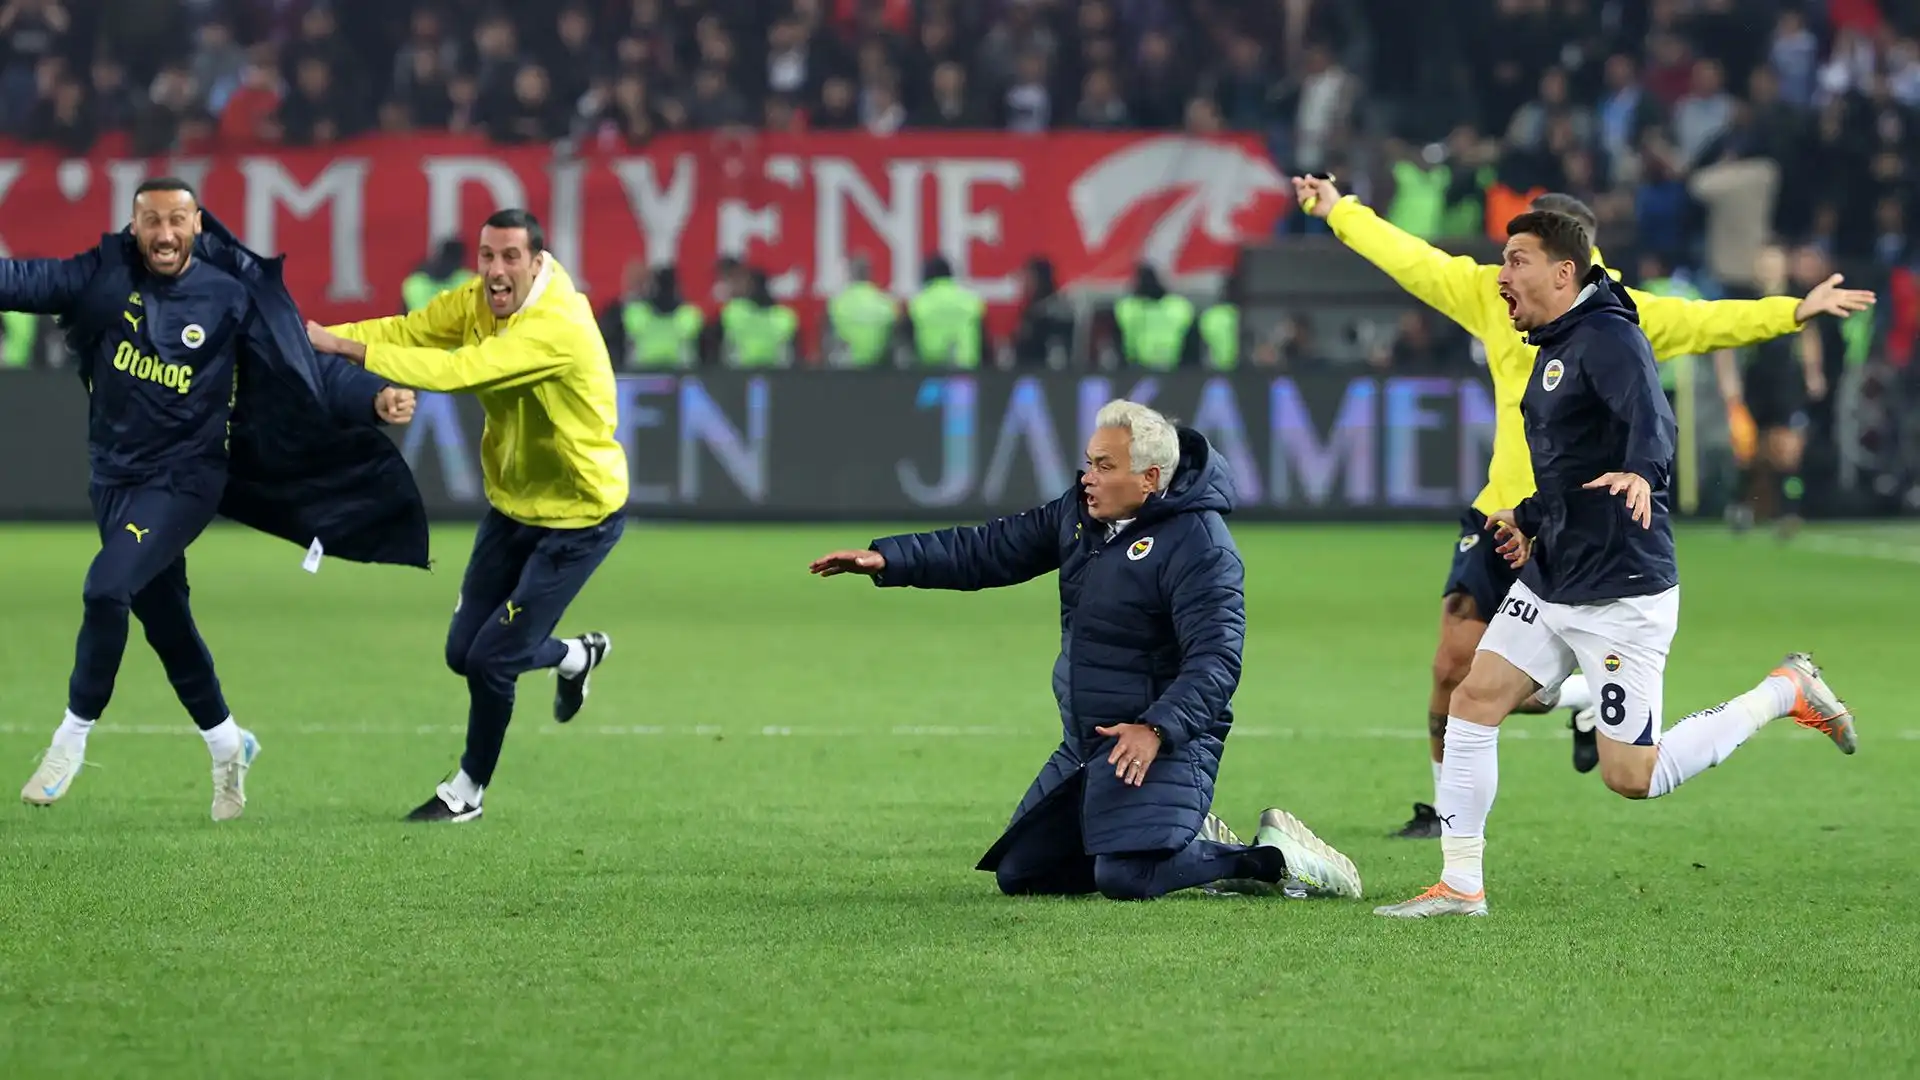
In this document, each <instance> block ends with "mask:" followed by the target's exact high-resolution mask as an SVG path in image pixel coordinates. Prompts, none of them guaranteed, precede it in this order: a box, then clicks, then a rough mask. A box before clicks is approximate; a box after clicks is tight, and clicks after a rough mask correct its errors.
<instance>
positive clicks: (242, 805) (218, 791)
mask: <svg viewBox="0 0 1920 1080" xmlns="http://www.w3.org/2000/svg"><path fill="white" fill-rule="evenodd" d="M259 756H260V740H259V739H256V738H254V737H253V732H251V731H248V730H247V729H245V728H241V729H240V751H239V752H238V753H236V754H234V755H233V756H232V757H230V758H217V759H215V760H214V763H213V820H215V821H232V820H233V819H234V818H237V817H239V816H240V814H241V812H242V811H244V810H245V809H246V808H247V770H248V769H250V768H252V767H253V759H254V758H257V757H259Z"/></svg>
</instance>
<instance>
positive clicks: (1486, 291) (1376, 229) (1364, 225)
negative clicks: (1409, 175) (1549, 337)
mask: <svg viewBox="0 0 1920 1080" xmlns="http://www.w3.org/2000/svg"><path fill="white" fill-rule="evenodd" d="M1327 224H1328V225H1329V226H1331V227H1332V228H1333V234H1334V235H1335V236H1337V237H1339V238H1340V242H1341V243H1343V244H1346V245H1347V246H1348V247H1349V248H1352V249H1353V250H1354V252H1355V253H1356V254H1358V255H1359V256H1360V257H1362V258H1364V259H1366V260H1367V261H1368V262H1370V263H1372V264H1373V265H1375V266H1377V267H1379V268H1380V269H1381V270H1382V271H1383V272H1385V273H1386V275H1387V276H1388V277H1390V278H1392V279H1393V280H1394V282H1395V283H1396V284H1398V285H1399V286H1400V287H1401V288H1403V289H1405V290H1407V291H1408V292H1409V293H1412V294H1413V295H1414V297H1415V298H1416V299H1418V300H1419V301H1420V302H1421V303H1424V304H1426V305H1427V306H1428V307H1430V308H1432V309H1434V310H1435V311H1438V312H1439V313H1440V314H1442V315H1445V316H1446V317H1447V318H1449V319H1451V320H1453V321H1454V322H1455V323H1457V324H1459V326H1460V328H1461V329H1462V330H1465V331H1466V332H1467V333H1469V334H1472V335H1473V336H1474V337H1477V338H1479V339H1481V340H1482V341H1485V340H1487V339H1488V338H1489V337H1491V336H1493V335H1496V334H1512V333H1513V326H1512V324H1511V323H1509V322H1508V321H1507V309H1506V305H1505V304H1504V303H1502V302H1501V300H1500V289H1499V284H1498V278H1499V276H1500V268H1499V267H1497V266H1488V265H1485V264H1482V263H1477V262H1475V261H1473V259H1472V258H1471V257H1469V256H1466V255H1449V254H1447V253H1446V252H1444V251H1441V250H1440V249H1439V248H1436V247H1434V246H1433V245H1432V244H1429V243H1427V242H1426V241H1425V240H1422V239H1420V238H1419V237H1417V236H1414V235H1413V234H1411V233H1408V232H1405V231H1403V230H1402V229H1400V228H1399V227H1398V226H1396V225H1394V224H1393V223H1392V222H1389V221H1387V220H1386V219H1384V218H1382V217H1381V216H1380V215H1378V214H1376V213H1374V212H1373V210H1372V209H1371V208H1370V207H1368V206H1367V205H1366V204H1365V203H1362V202H1361V201H1360V200H1359V199H1357V198H1355V197H1354V196H1352V195H1346V196H1342V197H1341V199H1340V201H1339V202H1337V203H1335V204H1334V206H1333V210H1332V211H1330V212H1329V213H1328V214H1327Z"/></svg>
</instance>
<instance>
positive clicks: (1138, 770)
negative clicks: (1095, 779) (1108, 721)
mask: <svg viewBox="0 0 1920 1080" xmlns="http://www.w3.org/2000/svg"><path fill="white" fill-rule="evenodd" d="M1093 730H1094V731H1095V732H1096V733H1098V734H1101V735H1106V736H1109V737H1112V738H1115V739H1118V740H1119V741H1118V742H1115V743H1114V744H1113V752H1112V753H1110V754H1108V755H1107V764H1109V765H1112V766H1113V767H1114V768H1113V775H1115V776H1117V777H1119V778H1120V782H1121V783H1123V784H1131V785H1133V786H1134V787H1139V786H1140V785H1141V784H1144V783H1146V780H1147V767H1148V766H1150V765H1152V764H1153V759H1154V758H1155V757H1156V756H1158V755H1159V753H1160V736H1158V735H1155V734H1154V733H1153V728H1152V726H1150V725H1148V724H1115V725H1113V726H1112V727H1097V728H1094V729H1093Z"/></svg>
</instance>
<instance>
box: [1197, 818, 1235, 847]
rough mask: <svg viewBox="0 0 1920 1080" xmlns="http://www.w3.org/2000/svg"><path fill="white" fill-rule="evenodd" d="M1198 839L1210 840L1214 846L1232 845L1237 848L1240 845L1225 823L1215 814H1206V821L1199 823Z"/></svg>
mask: <svg viewBox="0 0 1920 1080" xmlns="http://www.w3.org/2000/svg"><path fill="white" fill-rule="evenodd" d="M1200 839H1202V840H1211V841H1213V842H1214V843H1216V844H1232V845H1233V846H1234V847H1239V846H1240V844H1241V840H1240V838H1239V837H1238V836H1236V835H1234V832H1233V830H1232V829H1230V828H1228V827H1227V823H1226V821H1224V820H1222V819H1221V818H1220V816H1219V815H1217V814H1208V815H1207V818H1206V820H1205V821H1202V822H1201V823H1200Z"/></svg>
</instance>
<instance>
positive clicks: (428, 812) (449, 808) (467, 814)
mask: <svg viewBox="0 0 1920 1080" xmlns="http://www.w3.org/2000/svg"><path fill="white" fill-rule="evenodd" d="M406 820H408V821H450V822H453V823H454V824H459V823H460V822H463V821H479V820H480V804H478V803H474V804H472V805H468V804H467V803H466V802H465V801H463V800H462V799H461V798H460V797H459V796H457V795H455V794H454V793H453V788H452V787H451V786H449V785H447V784H441V785H440V787H439V788H438V789H436V790H435V791H434V793H433V798H431V799H428V800H427V801H426V802H423V803H421V804H420V805H419V807H418V808H416V809H415V810H414V811H413V813H411V814H408V815H407V817H406Z"/></svg>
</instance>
